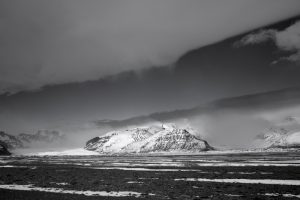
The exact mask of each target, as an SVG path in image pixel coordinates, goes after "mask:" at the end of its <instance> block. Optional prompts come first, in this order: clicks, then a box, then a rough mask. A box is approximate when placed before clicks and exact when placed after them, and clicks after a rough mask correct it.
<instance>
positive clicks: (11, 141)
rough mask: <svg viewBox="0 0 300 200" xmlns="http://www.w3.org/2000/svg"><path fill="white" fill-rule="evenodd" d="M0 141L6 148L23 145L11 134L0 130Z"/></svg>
mask: <svg viewBox="0 0 300 200" xmlns="http://www.w3.org/2000/svg"><path fill="white" fill-rule="evenodd" d="M0 142H1V144H3V145H5V146H6V148H8V149H17V148H22V147H24V145H23V143H22V141H21V140H20V139H19V138H18V137H16V136H13V135H10V134H8V133H5V132H3V131H0Z"/></svg>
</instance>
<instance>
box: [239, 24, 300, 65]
mask: <svg viewBox="0 0 300 200" xmlns="http://www.w3.org/2000/svg"><path fill="white" fill-rule="evenodd" d="M267 41H273V42H274V43H275V45H276V46H277V47H278V48H279V49H280V50H282V51H287V52H290V54H289V55H288V56H285V57H281V58H279V60H275V61H273V62H272V63H273V64H276V63H278V62H279V61H282V60H287V61H291V62H300V21H297V22H296V23H294V24H292V25H291V26H289V27H287V28H286V29H284V30H281V31H278V30H274V29H268V30H260V31H258V32H256V33H251V34H248V35H246V36H245V37H243V38H242V39H241V40H240V41H238V42H236V43H235V46H237V47H240V46H244V45H254V44H260V43H263V42H267Z"/></svg>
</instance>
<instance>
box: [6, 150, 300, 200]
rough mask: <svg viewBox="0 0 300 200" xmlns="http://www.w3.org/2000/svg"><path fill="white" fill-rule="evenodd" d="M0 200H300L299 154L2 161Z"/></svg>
mask: <svg viewBox="0 0 300 200" xmlns="http://www.w3.org/2000/svg"><path fill="white" fill-rule="evenodd" d="M0 199H1V200H2V199H3V200H6V199H22V200H27V199H28V200H29V199H30V200H33V199H46V200H48V199H119V200H123V199H180V200H183V199H289V200H291V199H300V152H275V153H274V152H273V153H272V152H268V153H262V152H258V153H227V154H211V153H207V154H200V155H195V154H193V155H153V156H9V157H5V156H3V157H0Z"/></svg>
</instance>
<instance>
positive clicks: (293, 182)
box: [174, 178, 300, 185]
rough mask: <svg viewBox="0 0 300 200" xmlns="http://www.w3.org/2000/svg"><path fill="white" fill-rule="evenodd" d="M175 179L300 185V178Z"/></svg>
mask: <svg viewBox="0 0 300 200" xmlns="http://www.w3.org/2000/svg"><path fill="white" fill-rule="evenodd" d="M174 180H175V181H199V182H217V183H246V184H268V185H300V180H277V179H207V178H177V179H174Z"/></svg>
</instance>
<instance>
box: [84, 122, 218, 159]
mask: <svg viewBox="0 0 300 200" xmlns="http://www.w3.org/2000/svg"><path fill="white" fill-rule="evenodd" d="M85 149H87V150H91V151H97V152H99V153H108V154H109V153H151V152H198V151H207V150H212V149H213V148H212V147H211V146H210V145H209V144H208V143H207V142H206V141H205V140H202V139H200V138H197V137H196V136H195V135H193V134H191V133H190V132H189V131H187V130H186V129H179V128H176V127H175V125H170V124H169V125H162V126H150V127H145V128H134V129H129V130H125V131H112V132H109V133H107V134H105V135H103V136H99V137H95V138H93V139H91V140H89V141H88V142H87V143H86V146H85Z"/></svg>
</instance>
